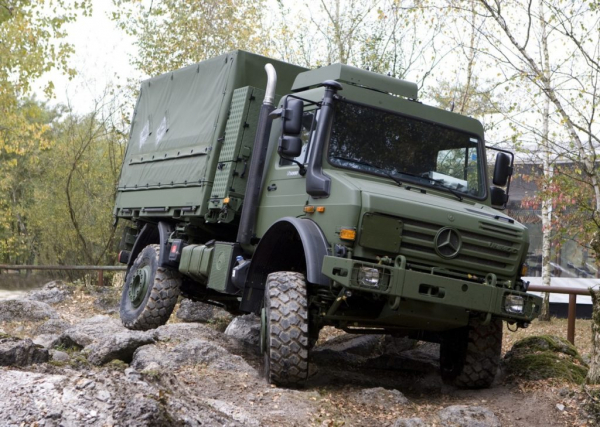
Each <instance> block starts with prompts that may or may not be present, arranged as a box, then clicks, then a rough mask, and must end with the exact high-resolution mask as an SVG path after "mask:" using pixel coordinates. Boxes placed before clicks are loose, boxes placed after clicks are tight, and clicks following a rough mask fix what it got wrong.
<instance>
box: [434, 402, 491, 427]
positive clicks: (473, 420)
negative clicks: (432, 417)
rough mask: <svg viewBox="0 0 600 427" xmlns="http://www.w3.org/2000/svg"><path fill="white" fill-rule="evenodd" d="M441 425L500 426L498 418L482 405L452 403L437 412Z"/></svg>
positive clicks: (448, 426) (464, 426)
mask: <svg viewBox="0 0 600 427" xmlns="http://www.w3.org/2000/svg"><path fill="white" fill-rule="evenodd" d="M438 417H439V418H440V421H441V425H442V427H454V426H461V427H500V426H501V424H500V420H499V419H498V417H496V415H495V414H494V413H493V412H492V411H490V410H489V409H487V408H484V407H482V406H466V405H453V406H448V407H447V408H444V409H442V410H441V411H439V412H438Z"/></svg>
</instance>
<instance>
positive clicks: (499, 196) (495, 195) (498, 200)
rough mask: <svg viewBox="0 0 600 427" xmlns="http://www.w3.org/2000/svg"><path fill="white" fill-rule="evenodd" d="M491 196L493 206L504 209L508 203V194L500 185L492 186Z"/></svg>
mask: <svg viewBox="0 0 600 427" xmlns="http://www.w3.org/2000/svg"><path fill="white" fill-rule="evenodd" d="M490 196H491V199H492V206H493V207H495V208H501V209H504V208H505V207H506V204H507V203H508V195H507V194H506V193H505V192H504V190H503V189H502V188H500V187H490Z"/></svg>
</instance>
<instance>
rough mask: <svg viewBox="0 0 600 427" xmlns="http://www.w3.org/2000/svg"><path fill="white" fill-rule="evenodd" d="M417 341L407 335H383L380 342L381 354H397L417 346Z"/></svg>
mask: <svg viewBox="0 0 600 427" xmlns="http://www.w3.org/2000/svg"><path fill="white" fill-rule="evenodd" d="M417 343H418V341H417V340H413V339H412V338H408V337H393V336H391V335H385V336H384V338H383V343H382V351H383V354H388V355H393V356H397V355H399V354H401V353H403V352H405V351H407V350H412V349H413V348H415V347H416V346H417Z"/></svg>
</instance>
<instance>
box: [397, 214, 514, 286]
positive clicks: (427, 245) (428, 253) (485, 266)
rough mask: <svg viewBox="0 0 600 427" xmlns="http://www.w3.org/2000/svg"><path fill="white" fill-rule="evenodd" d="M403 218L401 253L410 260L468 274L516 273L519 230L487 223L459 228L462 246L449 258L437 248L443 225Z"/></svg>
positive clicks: (502, 275)
mask: <svg viewBox="0 0 600 427" xmlns="http://www.w3.org/2000/svg"><path fill="white" fill-rule="evenodd" d="M400 219H401V221H402V223H403V230H402V243H401V245H400V253H401V254H402V255H404V256H405V257H406V258H407V260H408V261H409V262H418V263H421V264H429V265H431V266H432V267H433V266H443V267H445V268H448V269H449V270H453V271H456V272H462V273H469V274H483V275H485V274H487V273H495V274H496V275H497V276H498V277H500V278H509V277H511V276H513V275H514V274H515V270H516V268H517V263H518V257H519V254H520V252H521V245H522V231H520V230H514V229H512V228H509V227H504V226H499V225H496V224H490V223H486V222H480V223H479V227H478V231H472V230H465V229H457V230H458V232H459V233H460V236H461V239H462V246H461V249H460V251H459V253H458V255H456V256H455V257H454V258H451V259H447V258H444V257H442V256H440V255H439V253H438V251H436V248H435V236H436V234H437V233H438V231H439V230H440V229H441V228H443V227H444V226H445V225H444V224H435V223H430V222H425V221H421V220H415V219H411V218H400ZM479 230H480V231H479ZM442 254H444V252H443V251H442Z"/></svg>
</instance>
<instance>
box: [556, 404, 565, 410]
mask: <svg viewBox="0 0 600 427" xmlns="http://www.w3.org/2000/svg"><path fill="white" fill-rule="evenodd" d="M556 409H558V410H559V411H560V412H562V411H564V410H565V405H563V404H562V403H557V404H556Z"/></svg>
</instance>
